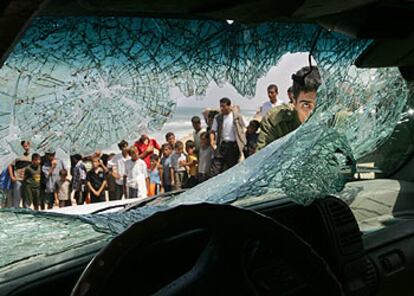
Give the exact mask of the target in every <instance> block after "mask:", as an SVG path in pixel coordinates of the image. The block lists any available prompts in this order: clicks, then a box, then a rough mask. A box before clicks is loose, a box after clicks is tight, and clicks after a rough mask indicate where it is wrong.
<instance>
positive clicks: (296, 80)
mask: <svg viewBox="0 0 414 296" xmlns="http://www.w3.org/2000/svg"><path fill="white" fill-rule="evenodd" d="M292 80H293V85H292V94H293V96H292V104H284V105H281V106H278V107H276V108H273V109H271V110H270V111H269V112H268V113H267V116H265V117H264V118H263V120H262V122H261V125H260V129H261V131H260V134H259V138H258V144H257V149H258V150H260V149H262V148H264V147H265V146H267V145H269V144H270V143H272V142H273V141H275V140H277V139H279V138H281V137H283V136H285V135H287V134H288V133H290V132H292V131H294V130H295V129H297V128H298V127H299V126H300V125H301V124H302V123H304V122H305V121H306V119H307V118H308V117H309V115H310V114H311V113H312V111H313V109H314V108H315V107H316V94H317V90H318V88H319V86H320V85H321V78H320V75H319V71H318V68H317V67H312V68H310V67H308V66H307V67H303V68H302V69H300V70H299V71H298V72H296V74H293V75H292Z"/></svg>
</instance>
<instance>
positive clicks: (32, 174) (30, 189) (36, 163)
mask: <svg viewBox="0 0 414 296" xmlns="http://www.w3.org/2000/svg"><path fill="white" fill-rule="evenodd" d="M40 162H41V161H40V155H39V154H37V153H33V154H32V164H31V165H29V166H28V167H26V169H25V171H24V179H23V206H24V207H25V208H29V207H30V206H31V205H32V203H33V206H34V210H35V211H38V210H39V205H40V177H41V174H42V172H41V170H40Z"/></svg>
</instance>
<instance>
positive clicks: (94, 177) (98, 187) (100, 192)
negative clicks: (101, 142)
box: [86, 156, 106, 203]
mask: <svg viewBox="0 0 414 296" xmlns="http://www.w3.org/2000/svg"><path fill="white" fill-rule="evenodd" d="M86 182H87V183H86V184H87V186H88V189H89V194H90V200H91V203H95V202H101V201H105V191H104V190H105V186H106V180H105V172H104V171H103V169H102V168H101V163H100V161H99V158H97V157H95V156H93V157H92V169H91V170H90V171H89V172H88V174H87V177H86Z"/></svg>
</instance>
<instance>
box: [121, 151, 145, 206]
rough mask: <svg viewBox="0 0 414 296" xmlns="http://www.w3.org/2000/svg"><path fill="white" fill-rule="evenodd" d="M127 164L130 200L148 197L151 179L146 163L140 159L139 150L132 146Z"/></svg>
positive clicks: (126, 174)
mask: <svg viewBox="0 0 414 296" xmlns="http://www.w3.org/2000/svg"><path fill="white" fill-rule="evenodd" d="M129 156H131V159H128V160H127V161H126V162H125V178H126V185H127V187H128V198H145V197H147V196H148V192H147V191H148V188H149V178H148V168H147V165H146V164H145V162H144V161H143V160H142V159H140V158H139V154H138V149H137V148H136V147H135V146H132V147H131V148H130V149H129Z"/></svg>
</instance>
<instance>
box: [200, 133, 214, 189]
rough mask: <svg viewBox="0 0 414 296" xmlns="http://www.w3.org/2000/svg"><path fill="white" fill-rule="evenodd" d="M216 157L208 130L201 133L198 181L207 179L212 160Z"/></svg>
mask: <svg viewBox="0 0 414 296" xmlns="http://www.w3.org/2000/svg"><path fill="white" fill-rule="evenodd" d="M213 157H214V150H213V148H211V145H210V137H209V134H208V133H207V132H203V133H201V135H200V151H199V152H198V182H199V183H202V182H204V181H205V180H207V175H208V172H209V170H210V164H211V160H212V159H213Z"/></svg>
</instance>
